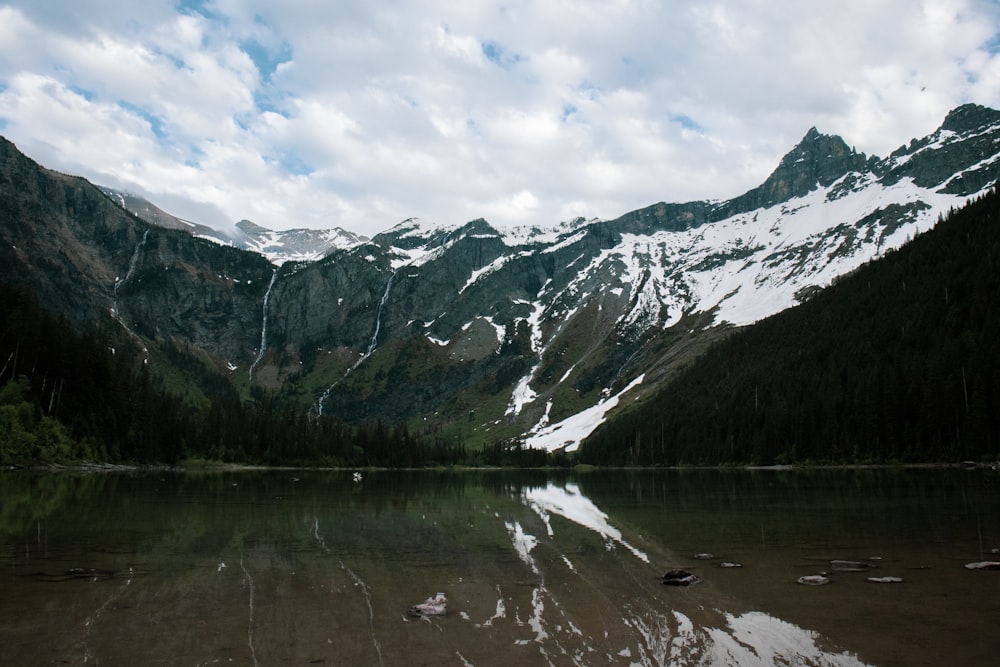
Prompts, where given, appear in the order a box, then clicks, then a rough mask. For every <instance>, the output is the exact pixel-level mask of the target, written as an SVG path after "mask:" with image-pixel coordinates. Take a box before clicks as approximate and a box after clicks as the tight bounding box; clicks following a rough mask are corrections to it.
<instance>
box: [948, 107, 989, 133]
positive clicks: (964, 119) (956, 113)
mask: <svg viewBox="0 0 1000 667" xmlns="http://www.w3.org/2000/svg"><path fill="white" fill-rule="evenodd" d="M997 123H1000V111H997V110H995V109H990V108H989V107H984V106H982V105H980V104H972V103H969V104H963V105H962V106H960V107H955V108H954V109H952V110H951V111H950V112H948V115H947V116H945V119H944V122H943V123H942V124H941V129H942V130H951V131H952V132H957V133H959V134H962V133H965V132H969V131H971V130H977V129H979V128H981V127H986V126H988V125H996V124H997Z"/></svg>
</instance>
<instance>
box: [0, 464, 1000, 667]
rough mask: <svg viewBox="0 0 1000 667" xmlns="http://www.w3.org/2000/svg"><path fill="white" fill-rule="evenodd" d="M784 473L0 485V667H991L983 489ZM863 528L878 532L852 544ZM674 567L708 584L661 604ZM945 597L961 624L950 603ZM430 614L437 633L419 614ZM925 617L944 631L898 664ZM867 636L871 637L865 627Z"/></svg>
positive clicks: (313, 476)
mask: <svg viewBox="0 0 1000 667" xmlns="http://www.w3.org/2000/svg"><path fill="white" fill-rule="evenodd" d="M962 474H963V475H965V474H966V473H962ZM968 474H972V473H968ZM975 474H977V475H980V476H981V475H988V474H989V473H988V472H985V471H983V472H977V473H975ZM794 475H795V474H792V476H788V475H784V474H779V473H776V472H768V473H765V474H764V475H760V474H755V473H751V472H748V471H734V472H729V473H723V472H719V471H710V472H704V471H703V472H699V473H684V472H678V471H673V472H651V471H650V472H633V471H614V472H601V473H591V474H581V475H572V476H570V475H567V474H565V473H551V474H549V473H544V472H538V471H531V472H527V471H525V472H520V471H469V472H454V473H453V472H441V471H427V472H415V471H409V472H408V471H401V472H395V471H394V472H389V471H386V472H378V471H371V472H366V473H365V475H364V477H363V480H362V481H360V482H355V481H354V480H353V478H352V476H351V473H350V472H310V471H295V473H294V475H293V474H292V473H289V472H287V471H269V472H238V473H233V472H225V473H217V474H207V475H191V474H175V473H167V472H155V473H134V474H128V473H106V474H91V475H73V474H55V475H53V474H49V475H36V474H29V473H25V472H17V473H5V474H3V475H0V565H2V566H3V572H2V574H0V647H2V649H3V651H2V652H3V654H4V655H5V656H10V657H11V658H12V659H14V662H13V663H11V664H47V663H53V662H56V663H59V662H63V663H68V664H83V663H88V664H145V665H156V664H163V665H168V664H169V665H173V664H212V663H214V662H216V661H218V662H220V663H227V662H229V661H232V662H233V663H234V664H254V665H269V664H276V663H283V662H306V663H312V664H330V665H359V664H365V665H369V664H370V665H413V664H454V665H480V666H482V665H495V664H500V663H511V664H518V665H522V664H523V665H592V664H616V665H643V666H645V665H754V664H758V665H772V664H795V665H860V664H893V660H894V656H895V658H896V659H898V662H896V663H895V664H921V663H920V660H919V657H920V656H925V658H926V659H927V660H934V659H936V657H937V656H939V655H940V656H946V655H957V656H959V657H960V658H963V659H964V663H965V664H975V663H976V660H977V659H978V657H979V656H987V655H991V654H992V653H993V652H995V650H996V649H997V648H998V647H997V640H996V639H995V638H994V635H993V634H992V633H991V632H989V623H988V622H987V621H984V620H981V619H982V617H985V618H986V619H989V618H996V612H997V611H998V609H997V607H996V605H997V602H996V599H997V597H998V596H996V595H995V594H996V592H997V588H996V587H997V582H998V581H1000V577H998V576H995V575H998V574H1000V573H990V572H970V571H968V570H965V568H963V567H962V563H963V560H962V558H964V557H965V555H966V554H968V556H970V557H969V560H978V558H973V557H972V556H976V555H977V554H978V551H979V550H980V548H981V547H980V543H982V545H993V544H1000V526H998V525H997V520H998V513H997V508H998V503H997V496H996V493H995V492H994V491H992V490H991V487H990V485H988V484H984V483H983V479H980V478H975V479H973V480H972V481H973V482H974V483H975V484H978V486H974V485H970V484H969V482H970V478H969V477H968V476H964V477H963V476H956V475H955V474H952V473H951V472H946V471H935V472H934V473H933V474H931V473H927V472H926V471H922V472H913V473H909V474H902V475H901V476H897V475H892V474H889V473H886V474H885V475H884V476H876V477H873V478H866V477H860V476H858V475H855V474H854V473H850V472H847V471H840V473H839V474H832V475H826V476H823V475H821V476H818V477H817V476H813V477H808V474H807V473H800V474H799V476H798V477H796V476H794ZM803 475H805V476H803ZM862 508H863V511H864V512H867V513H868V514H867V515H866V516H869V517H880V519H878V521H883V520H884V521H885V522H886V523H885V524H879V525H875V526H872V525H865V523H864V522H859V521H858V517H859V516H861V515H860V514H859V510H861V509H862ZM933 508H938V509H937V510H935V509H933ZM872 521H876V519H875V518H872ZM977 521H978V524H977V523H976V522H977ZM852 526H853V528H852ZM917 535H919V537H916V536H917ZM928 536H930V537H931V538H932V539H928ZM702 551H714V552H715V553H716V554H718V556H716V557H715V558H713V559H707V560H699V559H697V558H695V554H698V553H699V552H702ZM973 551H974V552H976V553H970V552H973ZM876 555H878V556H881V557H882V558H883V560H880V561H878V562H879V563H880V572H879V573H880V574H885V575H890V574H898V573H903V575H904V577H905V580H906V583H904V584H901V585H899V586H895V587H892V588H884V587H880V586H879V585H876V584H866V583H864V581H865V579H864V578H865V574H864V573H860V574H851V573H842V572H834V573H831V574H830V577H831V584H830V585H828V586H823V587H818V588H812V587H802V586H798V585H797V584H795V580H796V578H797V577H799V576H800V575H804V574H809V573H812V572H816V571H819V570H822V569H828V562H829V560H831V559H833V558H845V559H848V558H849V559H857V558H859V557H868V556H876ZM723 558H725V559H727V560H728V559H738V560H739V561H740V562H742V563H743V564H744V565H745V567H742V568H738V569H725V568H722V567H720V565H721V563H722V561H723ZM674 568H683V569H684V570H689V571H691V572H693V573H695V574H697V576H698V577H699V578H700V579H701V580H702V581H701V583H699V584H697V585H693V586H689V587H668V586H664V585H663V584H662V583H661V578H662V576H663V574H664V572H666V571H668V570H671V569H674ZM939 580H940V581H939ZM935 586H945V587H947V591H948V592H949V596H942V595H940V590H941V589H940V588H934V587H935ZM438 593H441V594H443V597H441V598H437V597H436V596H437V594H438ZM960 596H965V597H966V599H965V600H963V601H961V605H962V606H966V605H968V607H967V608H969V609H974V610H975V613H972V612H969V613H966V614H965V616H964V617H962V614H961V612H960V611H958V610H957V609H959V608H960V607H956V608H950V607H948V606H947V605H948V604H951V602H950V600H951V598H957V597H960ZM429 598H434V599H440V600H442V601H444V600H446V605H447V613H446V614H445V615H443V616H435V615H430V616H414V615H413V614H412V613H411V608H412V607H413V606H414V605H416V604H418V603H421V602H423V601H425V600H428V599H429ZM927 600H936V601H937V602H936V604H938V605H942V604H943V605H945V607H941V608H939V609H936V610H935V609H928V604H927ZM956 604H958V603H957V602H956ZM883 605H888V606H883ZM991 605H992V606H991ZM887 609H891V610H893V613H895V614H896V616H901V617H902V620H900V621H899V622H898V623H897V624H896V625H894V624H893V621H892V619H891V618H890V617H889V615H888V614H887V613H886V610H887ZM879 614H883V616H878V615H879ZM935 615H936V617H937V618H938V622H939V624H940V627H942V629H943V630H946V631H949V632H954V633H955V635H954V636H945V637H941V638H938V639H935V640H933V641H932V643H930V644H927V645H925V646H920V645H919V644H917V645H916V646H911V643H912V642H911V640H910V639H909V635H907V633H908V632H915V630H914V627H917V626H919V624H920V623H924V622H926V621H929V620H930V619H931V618H934V617H935ZM873 617H875V618H879V619H880V621H884V623H883V622H880V624H879V627H874V626H873V625H872V624H871V623H868V624H866V625H862V624H860V623H859V622H858V621H857V619H858V618H869V619H870V618H873ZM949 623H950V624H952V625H949ZM955 626H961V627H955ZM924 627H926V626H924ZM962 627H964V628H965V630H963V629H962ZM963 632H965V634H963ZM921 634H923V633H921ZM942 634H946V633H942ZM977 637H978V640H977V639H976V638H977ZM977 641H978V643H977ZM925 664H932V662H927V663H925Z"/></svg>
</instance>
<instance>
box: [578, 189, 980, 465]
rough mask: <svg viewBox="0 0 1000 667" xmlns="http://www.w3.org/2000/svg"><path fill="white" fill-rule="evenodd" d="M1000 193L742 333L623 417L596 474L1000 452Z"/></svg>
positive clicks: (592, 459) (600, 454)
mask: <svg viewBox="0 0 1000 667" xmlns="http://www.w3.org/2000/svg"><path fill="white" fill-rule="evenodd" d="M998 300H1000V191H998V190H997V189H995V190H994V191H993V192H991V193H990V194H988V195H986V196H984V197H982V198H980V199H978V200H976V201H974V202H971V203H970V204H969V205H967V206H966V207H964V208H962V209H961V210H959V211H956V212H953V213H952V214H951V215H950V216H949V217H948V218H947V219H946V220H943V221H941V222H939V224H938V225H936V227H935V228H934V229H933V230H931V231H929V232H928V233H926V234H923V235H921V236H920V237H918V238H917V239H915V240H914V241H913V242H911V243H909V244H907V245H906V246H904V247H903V248H901V249H900V250H898V251H896V252H891V253H889V254H887V255H886V256H885V257H883V258H881V259H879V260H878V261H876V262H872V263H870V264H868V265H866V266H864V267H862V268H860V269H859V270H857V271H856V272H854V273H853V274H852V275H850V276H848V277H845V278H843V279H841V280H840V281H839V282H838V283H837V284H836V285H834V286H832V287H830V288H829V289H826V290H824V291H822V292H820V293H819V294H817V295H816V296H815V297H814V298H812V299H811V300H809V301H808V302H807V303H805V304H803V305H801V306H799V307H797V308H793V309H790V310H787V311H784V312H782V313H779V314H777V315H775V316H773V317H770V318H768V319H766V320H763V321H761V322H759V323H757V324H756V325H754V326H752V327H748V328H746V329H743V330H741V331H738V332H734V333H733V334H732V335H731V336H730V337H729V338H728V339H727V340H726V341H725V342H723V343H721V344H719V345H717V346H715V347H713V348H712V349H711V350H710V351H709V352H708V353H706V354H705V355H704V356H703V357H701V358H700V359H699V360H698V361H696V362H694V363H693V364H692V365H691V366H690V367H689V368H687V369H686V370H685V371H684V372H683V373H682V374H681V376H679V377H678V378H677V379H676V380H675V381H674V382H673V383H672V384H670V385H669V386H667V387H666V388H664V389H663V390H662V391H660V392H659V393H658V394H657V395H656V396H655V397H654V398H653V399H651V400H650V401H647V402H645V403H643V404H642V405H641V406H638V407H636V408H635V409H633V410H631V411H628V412H624V413H621V414H620V415H619V416H618V417H616V418H614V419H612V420H609V422H607V423H606V424H605V425H603V426H602V427H601V428H600V429H598V430H597V431H596V432H595V433H594V434H593V436H591V438H589V439H588V440H587V441H586V442H585V443H584V445H583V447H582V449H581V454H580V459H581V460H582V461H585V462H588V463H595V464H630V465H632V464H634V465H678V464H710V465H714V464H722V463H756V464H775V463H796V462H807V461H809V462H817V463H820V462H822V463H841V462H853V463H862V462H896V461H904V462H911V461H913V462H915V461H954V460H966V459H985V458H989V459H992V458H994V457H996V456H997V455H998V454H1000V302H998Z"/></svg>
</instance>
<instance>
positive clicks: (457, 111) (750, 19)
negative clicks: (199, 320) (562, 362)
mask: <svg viewBox="0 0 1000 667" xmlns="http://www.w3.org/2000/svg"><path fill="white" fill-rule="evenodd" d="M998 35H1000V10H998V7H997V5H996V4H995V3H993V2H989V1H988V0H924V1H923V2H921V3H919V4H915V3H913V2H911V1H910V0H845V2H842V3H814V2H795V1H793V0H785V1H776V0H770V1H764V0H744V1H741V2H735V1H726V0H721V1H717V2H710V3H709V2H705V3H690V2H681V1H679V0H676V1H668V2H660V3H646V2H630V1H626V0H595V1H594V2H576V3H571V2H546V3H537V2H529V1H527V0H509V1H507V2H504V3H453V2H446V1H444V0H438V1H431V2H419V3H418V2H407V1H405V0H401V1H400V2H395V3H391V4H385V3H366V2H360V1H358V2H337V3H321V2H313V1H309V0H286V1H285V2H283V3H281V4H280V6H278V5H275V4H274V3H273V2H270V1H268V2H265V1H264V0H183V1H182V2H179V3H178V2H173V1H168V0H162V1H158V2H144V3H129V2H124V0H121V1H112V2H99V1H98V0H79V1H78V2H74V3H69V4H68V5H67V4H66V3H52V2H38V1H37V0H17V1H12V2H7V3H3V4H0V131H2V132H3V134H4V135H5V136H7V137H8V138H10V139H11V140H13V141H15V142H16V143H17V144H18V145H19V146H20V147H21V148H22V150H25V151H26V152H27V153H28V154H29V155H31V156H32V157H34V158H35V159H37V160H39V161H40V162H42V163H43V164H46V165H47V166H51V167H53V168H57V169H61V170H63V171H70V172H73V173H79V174H81V175H84V176H86V177H88V178H90V179H91V180H93V181H95V182H98V183H101V184H108V185H114V186H118V187H125V188H132V189H134V190H136V191H138V192H140V193H143V194H145V195H146V196H148V197H150V198H151V199H153V201H154V202H156V201H158V202H159V203H161V205H163V207H164V208H166V209H167V210H169V211H170V212H172V213H174V214H176V215H181V216H182V217H190V218H192V219H196V220H198V221H199V222H205V223H208V224H224V223H229V224H231V223H232V222H235V221H237V220H239V219H242V218H249V219H252V220H254V221H255V222H257V223H258V224H262V225H265V226H268V227H272V228H289V227H302V226H308V227H328V226H335V225H336V226H343V227H346V228H348V229H352V230H354V231H357V232H360V233H365V234H374V233H377V232H378V231H381V230H384V229H386V228H388V227H390V226H391V225H393V224H395V223H396V222H398V221H400V220H402V219H405V218H408V217H411V216H418V217H421V218H425V219H429V220H432V221H438V222H442V223H449V224H457V223H461V222H464V221H467V220H471V219H474V218H477V217H486V218H487V219H489V220H490V221H491V222H493V223H494V224H498V225H511V224H528V223H530V224H542V225H548V224H554V223H557V222H559V221H561V220H565V219H568V218H572V217H576V216H585V217H615V216H617V215H620V214H622V213H625V212H627V211H629V210H632V209H635V208H638V207H641V206H645V205H648V204H651V203H654V202H657V201H685V200H690V199H702V198H723V197H730V196H735V195H737V194H740V193H742V192H743V191H745V190H747V189H749V188H751V187H754V186H756V185H758V184H759V183H760V182H761V181H762V180H763V179H764V178H765V177H766V176H767V174H768V173H769V172H770V171H771V170H772V169H773V168H774V167H775V166H776V165H777V162H778V160H779V159H780V157H781V156H782V155H783V154H784V153H785V152H786V151H787V150H789V149H790V148H791V147H792V146H793V145H794V144H795V142H797V141H798V140H799V139H800V138H801V137H802V136H803V135H804V133H805V131H806V130H807V129H808V128H809V127H811V126H814V125H815V126H817V127H819V129H820V130H821V131H824V132H829V133H836V134H840V135H842V136H843V137H844V138H845V140H846V141H847V142H848V143H849V144H852V145H854V146H855V147H856V148H857V149H858V150H861V151H865V152H868V153H870V154H872V153H874V154H879V155H885V154H887V153H888V152H890V151H891V150H893V149H894V148H895V147H897V146H898V145H900V144H903V143H906V142H907V141H909V139H910V138H912V137H914V136H922V135H924V134H926V133H928V132H930V131H932V130H933V129H934V128H935V127H936V126H937V125H938V124H939V123H940V122H941V120H942V119H943V117H944V115H945V114H946V113H947V111H948V110H950V109H951V108H953V107H955V106H957V105H958V104H961V103H964V102H968V101H973V102H978V103H981V104H986V105H990V106H994V107H996V106H1000V47H998V44H1000V38H998ZM158 197H159V199H158ZM167 203H169V206H167ZM171 207H176V208H171ZM178 208H180V209H183V210H177V209H178ZM206 218H211V219H206Z"/></svg>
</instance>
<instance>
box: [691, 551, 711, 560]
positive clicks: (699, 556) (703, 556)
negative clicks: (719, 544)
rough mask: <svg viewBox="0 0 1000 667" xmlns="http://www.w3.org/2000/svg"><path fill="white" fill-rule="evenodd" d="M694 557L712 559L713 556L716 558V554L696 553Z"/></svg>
mask: <svg viewBox="0 0 1000 667" xmlns="http://www.w3.org/2000/svg"><path fill="white" fill-rule="evenodd" d="M694 557H695V558H696V559H698V560H712V559H713V558H715V554H710V553H700V554H695V555H694Z"/></svg>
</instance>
